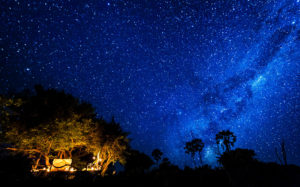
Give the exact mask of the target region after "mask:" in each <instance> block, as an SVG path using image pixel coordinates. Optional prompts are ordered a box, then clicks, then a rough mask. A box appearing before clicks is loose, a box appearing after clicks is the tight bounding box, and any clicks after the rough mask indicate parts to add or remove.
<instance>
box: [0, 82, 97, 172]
mask: <svg viewBox="0 0 300 187" xmlns="http://www.w3.org/2000/svg"><path fill="white" fill-rule="evenodd" d="M35 90H36V94H35V95H32V96H27V97H21V98H14V97H13V98H11V99H9V100H8V101H11V100H16V101H19V100H21V102H20V101H19V102H17V103H21V104H10V105H7V106H6V107H5V108H3V107H2V109H3V110H2V112H1V113H2V114H3V113H6V114H7V115H6V116H8V117H7V120H6V123H2V134H1V136H2V138H3V140H5V142H6V143H9V144H10V145H11V146H10V147H7V149H9V150H12V151H17V152H23V153H25V154H27V155H29V157H32V158H34V159H35V164H34V166H33V168H37V167H38V165H39V162H40V161H41V160H43V161H44V162H45V165H46V166H50V165H51V164H50V159H51V158H55V154H57V155H58V156H57V157H58V158H71V157H72V150H73V149H74V148H75V147H77V146H83V145H85V144H86V141H85V138H86V135H87V134H88V129H89V126H90V123H91V119H92V118H93V116H95V113H94V109H93V108H92V106H91V105H89V104H86V103H83V102H80V101H79V100H78V99H76V98H74V97H73V96H71V95H69V94H65V93H64V92H63V91H56V90H52V89H50V90H44V89H43V87H41V86H36V87H35ZM8 103H10V102H8ZM3 111H4V112H3Z"/></svg>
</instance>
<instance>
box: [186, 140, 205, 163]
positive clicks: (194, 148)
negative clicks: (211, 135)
mask: <svg viewBox="0 0 300 187" xmlns="http://www.w3.org/2000/svg"><path fill="white" fill-rule="evenodd" d="M203 147H204V143H203V142H202V140H201V139H197V138H196V139H193V140H192V141H190V142H186V144H185V147H184V149H185V153H187V154H190V155H191V156H192V158H193V160H195V159H194V157H195V154H196V153H197V152H198V153H199V159H200V163H201V164H202V156H201V152H202V150H203Z"/></svg>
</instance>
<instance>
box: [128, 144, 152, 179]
mask: <svg viewBox="0 0 300 187" xmlns="http://www.w3.org/2000/svg"><path fill="white" fill-rule="evenodd" d="M126 154H127V156H126V164H125V172H126V173H127V174H129V175H141V174H144V173H145V171H146V170H148V169H149V168H150V167H151V166H152V165H153V164H154V163H153V160H152V159H151V158H150V157H149V156H148V155H146V154H144V153H142V152H140V151H137V150H134V149H129V150H128V151H127V153H126Z"/></svg>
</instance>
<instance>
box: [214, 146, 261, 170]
mask: <svg viewBox="0 0 300 187" xmlns="http://www.w3.org/2000/svg"><path fill="white" fill-rule="evenodd" d="M254 156H255V152H254V151H253V150H250V149H239V148H238V149H235V150H231V151H228V152H224V153H223V154H222V155H221V156H220V157H219V158H218V162H219V163H220V164H222V165H223V167H224V168H245V167H247V166H249V165H251V164H253V163H254V162H255V161H256V159H255V158H254Z"/></svg>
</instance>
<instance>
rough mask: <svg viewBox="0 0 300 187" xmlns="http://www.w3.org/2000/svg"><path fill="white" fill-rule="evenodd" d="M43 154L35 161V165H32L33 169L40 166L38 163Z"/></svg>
mask: <svg viewBox="0 0 300 187" xmlns="http://www.w3.org/2000/svg"><path fill="white" fill-rule="evenodd" d="M41 156H42V155H41V154H40V156H39V158H38V159H37V160H36V162H35V165H34V166H33V167H32V168H33V169H36V168H37V167H38V165H39V163H40V160H41Z"/></svg>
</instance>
